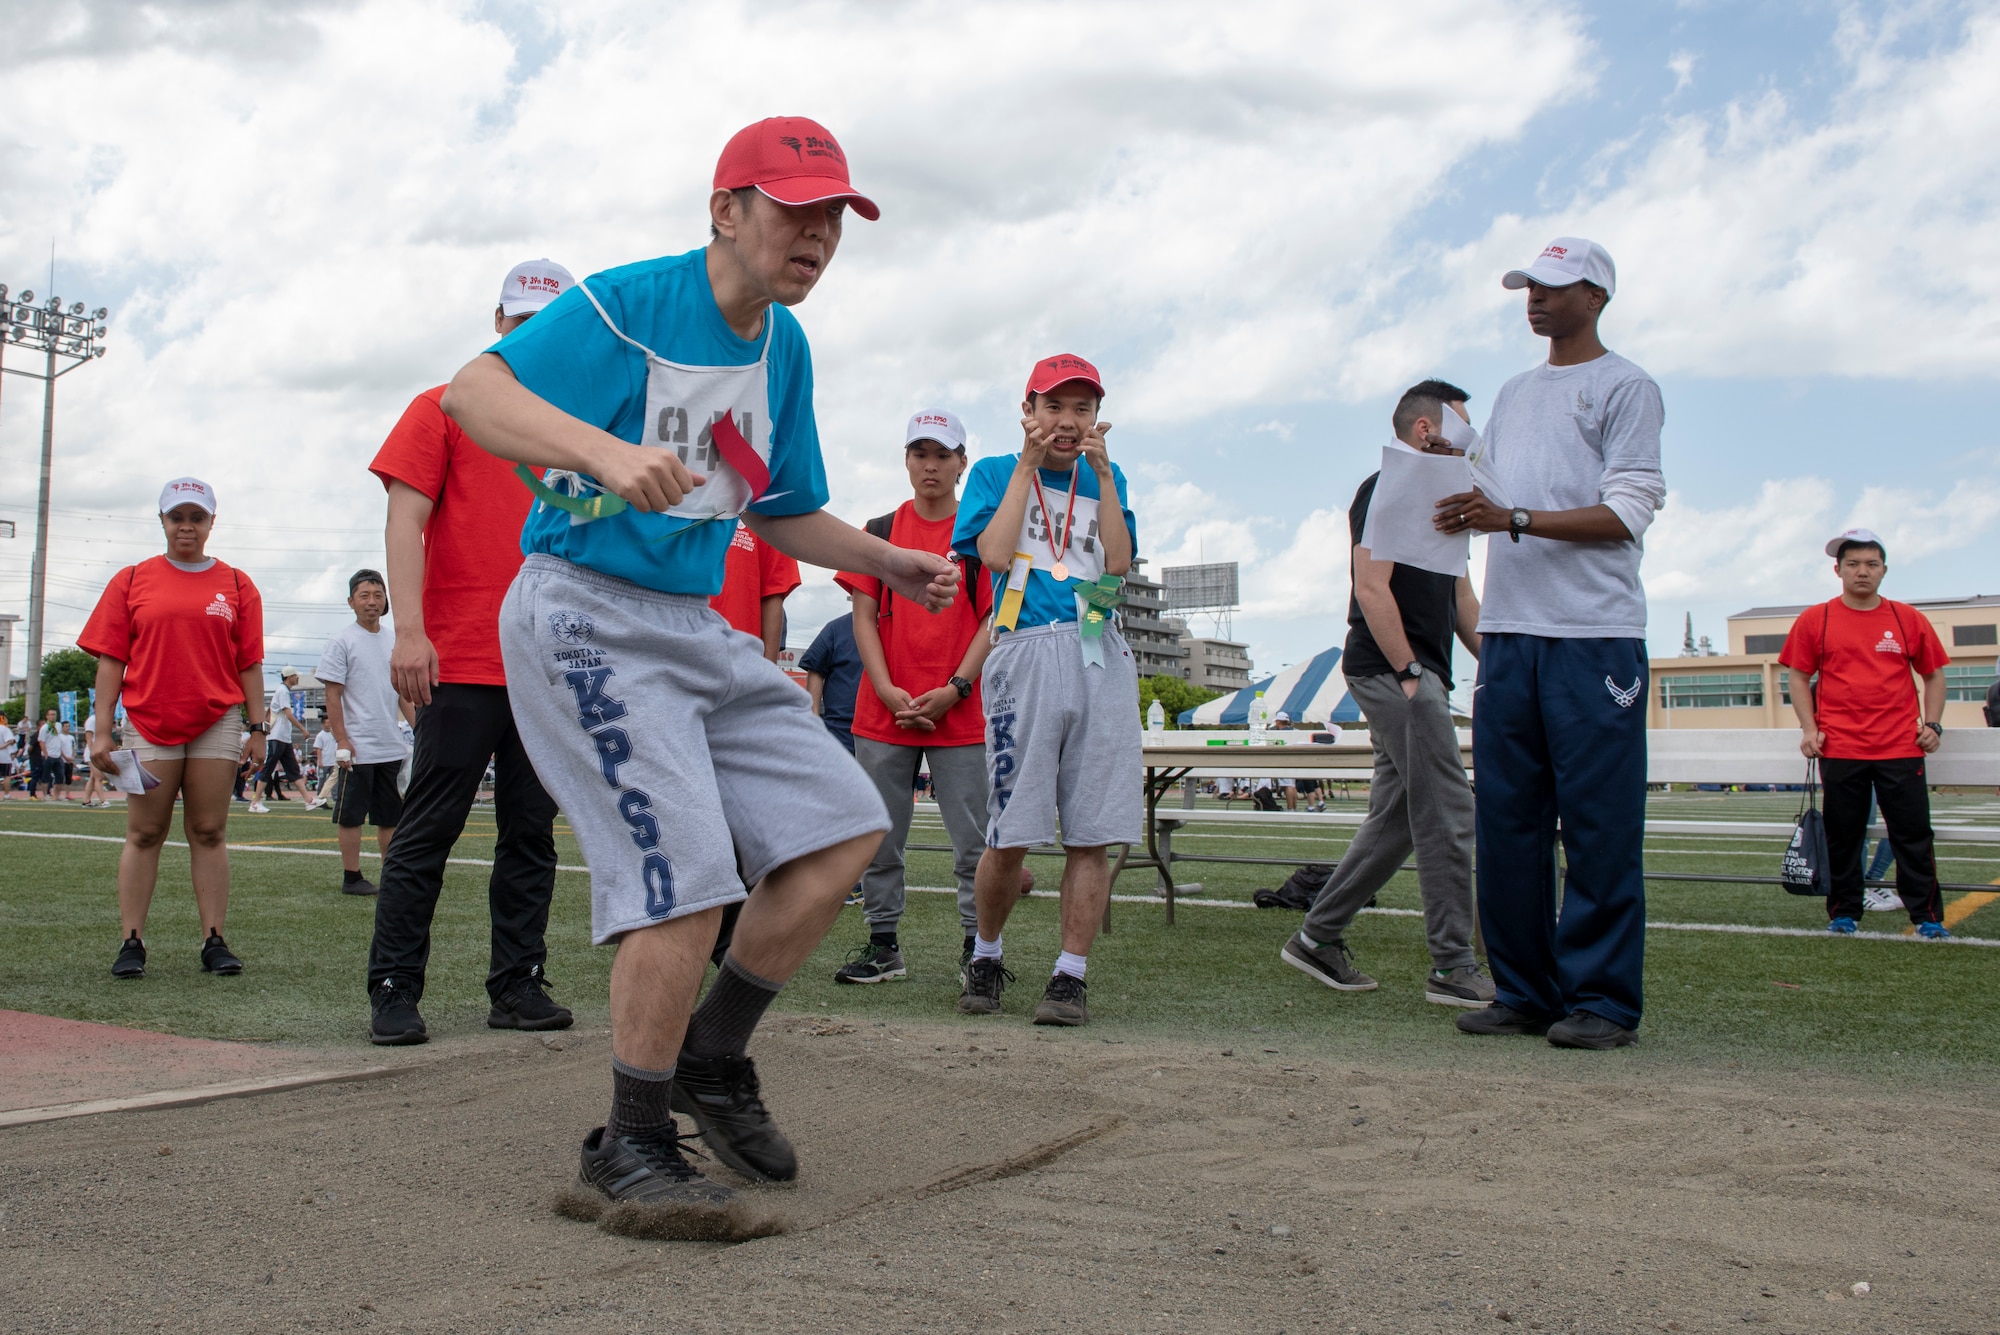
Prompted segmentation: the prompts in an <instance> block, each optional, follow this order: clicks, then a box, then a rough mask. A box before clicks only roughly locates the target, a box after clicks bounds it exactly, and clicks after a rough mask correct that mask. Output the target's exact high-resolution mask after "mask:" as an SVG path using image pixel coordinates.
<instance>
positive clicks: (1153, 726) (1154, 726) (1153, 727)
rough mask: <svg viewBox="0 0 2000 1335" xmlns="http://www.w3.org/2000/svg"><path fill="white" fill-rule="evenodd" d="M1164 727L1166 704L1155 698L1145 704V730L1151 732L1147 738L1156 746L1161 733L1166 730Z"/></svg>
mask: <svg viewBox="0 0 2000 1335" xmlns="http://www.w3.org/2000/svg"><path fill="white" fill-rule="evenodd" d="M1166 727H1167V710H1166V706H1165V705H1162V704H1161V703H1160V702H1159V701H1158V700H1155V701H1153V703H1152V704H1150V705H1147V706H1146V731H1147V732H1149V733H1151V734H1152V736H1151V737H1150V738H1149V739H1148V740H1150V741H1151V742H1152V743H1153V744H1154V745H1156V746H1157V745H1158V744H1159V742H1160V738H1161V734H1162V733H1164V732H1165V731H1166Z"/></svg>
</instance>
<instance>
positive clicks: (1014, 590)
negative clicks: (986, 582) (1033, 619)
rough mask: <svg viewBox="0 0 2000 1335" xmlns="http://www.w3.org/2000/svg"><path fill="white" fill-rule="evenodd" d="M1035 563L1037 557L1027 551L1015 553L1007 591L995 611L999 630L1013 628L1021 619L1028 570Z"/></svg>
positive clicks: (996, 625)
mask: <svg viewBox="0 0 2000 1335" xmlns="http://www.w3.org/2000/svg"><path fill="white" fill-rule="evenodd" d="M1034 564H1035V558H1034V557H1032V556H1030V555H1028V554H1027V553H1026V552H1015V553H1014V564H1013V566H1012V568H1010V569H1009V570H1008V572H1007V591H1006V592H1005V593H1003V594H1002V595H1001V597H1000V607H999V609H998V610H997V611H995V612H994V613H993V625H994V627H995V629H996V631H997V630H1012V629H1014V624H1015V623H1016V622H1018V621H1019V620H1020V619H1021V599H1022V598H1023V597H1024V596H1025V595H1026V594H1027V592H1028V570H1029V568H1030V567H1032V566H1033V565H1034Z"/></svg>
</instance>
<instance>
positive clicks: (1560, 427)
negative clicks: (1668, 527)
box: [1479, 352, 1667, 640]
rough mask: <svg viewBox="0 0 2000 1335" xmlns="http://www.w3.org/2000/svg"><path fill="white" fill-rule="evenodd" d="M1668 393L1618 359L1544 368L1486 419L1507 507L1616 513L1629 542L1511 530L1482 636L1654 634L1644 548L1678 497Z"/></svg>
mask: <svg viewBox="0 0 2000 1335" xmlns="http://www.w3.org/2000/svg"><path fill="white" fill-rule="evenodd" d="M1665 420H1666V409H1665V407H1664V406H1663V405H1662V403H1661V402H1660V387H1659V386H1658V385H1656V384H1654V383H1653V378H1652V377H1651V376H1649V375H1647V374H1646V373H1645V372H1644V371H1642V370H1640V369H1639V368H1638V367H1636V366H1634V365H1633V364H1632V363H1631V362H1628V361H1626V360H1625V359H1624V358H1623V357H1620V356H1619V355H1618V354H1617V353H1615V352H1608V353H1606V354H1605V355H1604V356H1602V357H1599V358H1597V359H1596V360H1595V361H1588V362H1584V363H1583V364H1581V365H1579V366H1549V365H1546V364H1545V365H1542V366H1538V367H1536V368H1535V369H1534V370H1532V371H1523V372H1522V373H1521V374H1520V375H1517V376H1515V377H1514V378H1513V379H1512V380H1509V381H1508V382H1507V383H1506V384H1505V385H1503V386H1501V388H1500V393H1499V394H1498V395H1497V396H1496V397H1495V398H1494V400H1493V413H1492V415H1491V416H1490V417H1488V418H1487V419H1486V450H1487V454H1488V461H1487V462H1486V463H1485V464H1483V465H1482V471H1490V472H1491V473H1492V474H1493V476H1494V477H1495V478H1496V479H1497V480H1498V483H1499V486H1500V490H1501V491H1502V493H1503V494H1502V495H1501V496H1498V497H1496V498H1495V499H1496V500H1501V501H1504V502H1505V503H1506V504H1507V505H1509V506H1511V507H1514V508H1516V509H1523V510H1580V509H1583V508H1585V507H1586V506H1592V505H1598V504H1603V505H1608V506H1610V507H1611V509H1612V510H1613V512H1615V513H1616V514H1617V516H1618V517H1619V518H1620V519H1622V520H1624V521H1625V527H1626V528H1627V529H1628V530H1629V531H1630V532H1631V534H1632V537H1631V539H1630V540H1629V541H1625V542H1556V541H1552V540H1550V539H1547V538H1537V537H1535V536H1533V530H1532V529H1531V530H1529V533H1528V535H1527V536H1524V537H1523V538H1522V539H1521V540H1520V542H1518V543H1516V542H1514V541H1512V540H1511V539H1510V538H1509V537H1508V536H1507V535H1506V534H1505V533H1496V534H1494V535H1492V536H1491V537H1490V538H1488V539H1487V540H1486V588H1485V590H1484V592H1483V593H1482V594H1481V597H1480V608H1479V629H1480V631H1481V633H1487V632H1512V633H1514V634H1519V635H1543V636H1547V637H1549V638H1550V639H1559V640H1583V639H1634V640H1642V639H1644V638H1645V637H1646V590H1645V587H1644V586H1643V585H1642V584H1640V582H1639V557H1640V554H1641V553H1640V543H1641V540H1642V539H1644V537H1645V535H1646V529H1647V527H1648V526H1649V525H1651V524H1652V522H1653V513H1654V511H1656V510H1658V509H1659V508H1660V506H1661V505H1662V504H1663V503H1664V502H1665V501H1666V496H1667V481H1666V478H1665V477H1664V476H1663V475H1662V474H1661V472H1660V426H1661V424H1662V423H1663V422H1664V421H1665Z"/></svg>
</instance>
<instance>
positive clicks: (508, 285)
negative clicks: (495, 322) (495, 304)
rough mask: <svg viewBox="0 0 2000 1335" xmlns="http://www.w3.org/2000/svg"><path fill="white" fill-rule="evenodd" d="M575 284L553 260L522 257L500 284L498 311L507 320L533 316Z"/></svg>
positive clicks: (567, 271)
mask: <svg viewBox="0 0 2000 1335" xmlns="http://www.w3.org/2000/svg"><path fill="white" fill-rule="evenodd" d="M575 286H576V279H574V278H572V277H571V276H570V272H569V270H567V269H565V268H563V267H562V265H560V264H557V263H556V262H555V261H554V260H550V259H540V260H525V261H523V262H522V263H520V264H517V265H515V266H514V267H513V268H511V269H509V270H508V271H507V281H506V282H504V283H502V284H500V314H502V315H503V316H505V317H507V318H508V319H509V320H511V319H513V318H514V317H515V316H517V315H533V314H534V313H535V312H536V311H538V310H540V309H541V308H542V307H544V306H546V305H548V304H549V303H550V302H552V301H554V300H555V299H556V298H557V297H559V296H561V295H562V294H563V293H565V292H567V291H569V290H570V289H571V288H572V287H575Z"/></svg>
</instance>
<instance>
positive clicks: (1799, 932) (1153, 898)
mask: <svg viewBox="0 0 2000 1335" xmlns="http://www.w3.org/2000/svg"><path fill="white" fill-rule="evenodd" d="M0 835H11V836H12V837H14V838H16V839H71V840H78V841H81V842H84V843H92V844H122V843H124V842H125V841H124V840H123V839H121V838H119V837H117V836H116V835H108V834H51V833H49V832H47V831H43V830H0ZM166 846H167V847H169V848H186V847H187V845H186V844H184V843H181V842H178V841H176V840H171V839H170V840H167V841H166ZM225 847H227V848H228V849H229V850H230V851H231V852H234V853H290V854H294V855H304V856H306V857H320V858H337V857H339V856H340V850H339V849H335V848H273V847H271V846H269V845H265V844H227V845H225ZM362 856H363V857H371V858H373V857H380V856H381V855H380V854H378V853H375V852H372V851H368V850H363V852H362ZM445 860H446V861H447V862H450V863H452V864H454V865H456V866H460V867H490V866H492V865H493V863H492V861H491V859H488V858H447V859H445ZM556 870H557V871H576V872H588V871H589V870H590V868H588V867H572V866H568V865H565V864H561V863H558V864H557V866H556ZM908 889H910V890H911V891H914V892H916V893H918V894H926V895H956V894H957V893H958V891H957V889H956V888H954V887H950V886H942V885H913V886H909V887H908ZM1111 901H1112V902H1113V903H1114V904H1164V903H1165V902H1166V901H1165V900H1163V899H1161V898H1160V897H1159V896H1158V895H1113V896H1111ZM1174 903H1175V904H1176V905H1178V906H1184V907H1192V908H1215V909H1248V908H1255V907H1256V905H1254V904H1252V903H1251V902H1250V901H1249V900H1247V899H1202V898H1200V897H1191V896H1185V895H1177V896H1175V898H1174ZM1361 911H1362V912H1363V913H1376V914H1381V915H1382V916H1384V917H1389V918H1421V917H1422V916H1423V913H1422V911H1421V910H1419V909H1383V908H1374V909H1362V910H1361ZM1646 928H1647V930H1648V931H1657V932H1724V933H1733V934H1735V935H1739V936H1806V937H1828V936H1829V933H1828V932H1827V931H1826V930H1825V929H1824V928H1821V929H1818V930H1815V929H1813V928H1810V927H1751V926H1748V925H1746V924H1743V923H1726V922H1649V923H1647V924H1646ZM1854 935H1855V938H1857V939H1860V940H1863V941H1919V942H1922V943H1923V944H1924V945H1943V946H2000V940H1988V939H1986V938H1985V937H1978V936H1954V937H1952V938H1951V939H1950V940H1948V941H1923V938H1922V937H1916V936H1904V935H1903V934H1902V933H1900V932H1856V933H1855V934H1854Z"/></svg>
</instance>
